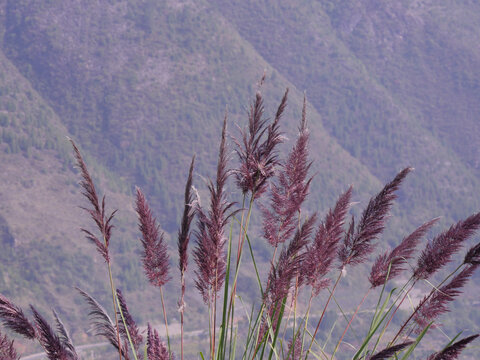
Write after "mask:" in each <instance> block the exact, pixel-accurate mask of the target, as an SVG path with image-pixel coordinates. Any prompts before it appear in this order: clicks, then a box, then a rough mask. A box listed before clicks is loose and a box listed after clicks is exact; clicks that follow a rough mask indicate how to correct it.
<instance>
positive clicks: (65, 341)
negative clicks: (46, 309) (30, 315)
mask: <svg viewBox="0 0 480 360" xmlns="http://www.w3.org/2000/svg"><path fill="white" fill-rule="evenodd" d="M52 312H53V316H54V317H55V324H56V329H57V333H58V337H59V339H60V342H61V343H62V346H63V347H64V348H65V349H66V350H67V351H68V352H70V354H71V356H72V358H74V359H77V358H78V355H77V351H76V350H75V346H74V345H73V341H72V338H71V337H70V334H69V333H68V331H67V329H66V328H65V325H64V324H63V322H62V320H61V319H60V317H59V316H58V314H57V312H56V311H55V310H52Z"/></svg>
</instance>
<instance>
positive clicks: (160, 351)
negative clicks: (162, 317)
mask: <svg viewBox="0 0 480 360" xmlns="http://www.w3.org/2000/svg"><path fill="white" fill-rule="evenodd" d="M147 358H148V360H168V359H169V356H168V350H167V348H166V346H165V344H164V343H163V341H162V340H160V336H158V332H157V330H155V329H153V330H152V328H151V326H150V323H148V328H147ZM172 359H173V356H172Z"/></svg>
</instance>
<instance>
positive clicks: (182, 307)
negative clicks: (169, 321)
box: [180, 269, 185, 360]
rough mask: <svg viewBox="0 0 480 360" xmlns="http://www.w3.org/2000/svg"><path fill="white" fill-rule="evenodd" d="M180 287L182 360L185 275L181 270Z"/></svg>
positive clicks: (181, 350)
mask: <svg viewBox="0 0 480 360" xmlns="http://www.w3.org/2000/svg"><path fill="white" fill-rule="evenodd" d="M181 285H182V296H181V298H180V306H181V309H180V354H181V355H180V357H181V360H183V322H184V314H183V312H184V310H185V306H184V304H185V302H184V299H185V273H184V271H183V269H182V274H181Z"/></svg>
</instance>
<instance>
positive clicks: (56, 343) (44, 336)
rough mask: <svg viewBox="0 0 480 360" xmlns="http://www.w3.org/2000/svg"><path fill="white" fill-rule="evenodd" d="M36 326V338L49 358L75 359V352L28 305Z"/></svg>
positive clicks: (55, 359) (53, 359) (60, 359)
mask: <svg viewBox="0 0 480 360" xmlns="http://www.w3.org/2000/svg"><path fill="white" fill-rule="evenodd" d="M30 308H31V310H32V312H33V317H34V319H35V325H36V328H37V339H38V341H39V342H40V344H41V345H42V347H43V348H44V350H45V353H46V355H47V357H48V359H50V360H76V359H77V356H76V353H72V352H71V351H69V349H67V348H66V347H65V346H64V345H63V343H62V341H61V340H60V338H59V337H58V335H57V334H55V332H54V331H53V330H52V328H51V327H50V325H49V324H48V323H47V321H46V320H45V319H44V318H43V317H42V316H41V315H40V314H39V313H38V311H37V310H36V309H35V308H34V307H33V306H32V305H30Z"/></svg>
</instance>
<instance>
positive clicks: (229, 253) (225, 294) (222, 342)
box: [217, 197, 245, 358]
mask: <svg viewBox="0 0 480 360" xmlns="http://www.w3.org/2000/svg"><path fill="white" fill-rule="evenodd" d="M244 198H245V197H244ZM242 207H243V206H242ZM232 232H233V221H232V222H231V223H230V234H229V236H228V248H227V268H226V271H225V285H224V290H223V312H222V325H221V329H222V330H221V333H220V339H219V341H218V355H217V357H218V358H220V353H221V354H222V358H225V351H226V346H225V337H226V334H227V325H228V318H227V305H228V284H229V281H230V264H231V258H232ZM229 314H230V313H229Z"/></svg>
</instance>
